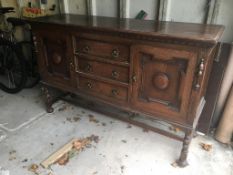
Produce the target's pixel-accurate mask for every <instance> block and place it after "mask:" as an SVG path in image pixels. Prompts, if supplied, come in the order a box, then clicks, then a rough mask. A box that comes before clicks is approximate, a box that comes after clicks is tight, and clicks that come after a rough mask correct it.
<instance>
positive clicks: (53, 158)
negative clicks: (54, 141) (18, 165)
mask: <svg viewBox="0 0 233 175" xmlns="http://www.w3.org/2000/svg"><path fill="white" fill-rule="evenodd" d="M76 140H77V139H71V140H70V141H69V142H68V143H66V144H65V145H64V146H62V147H61V148H60V149H58V150H57V151H56V152H54V153H53V154H51V155H50V156H49V157H48V158H46V159H45V160H44V161H43V162H41V166H42V167H44V168H48V167H49V166H50V165H52V164H54V163H55V162H56V161H57V160H58V159H59V158H61V157H62V156H63V155H64V154H66V153H68V152H69V151H70V150H71V149H72V148H73V143H74V141H76Z"/></svg>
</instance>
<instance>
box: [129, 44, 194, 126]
mask: <svg viewBox="0 0 233 175" xmlns="http://www.w3.org/2000/svg"><path fill="white" fill-rule="evenodd" d="M195 65H196V54H195V53H194V52H189V51H184V50H175V49H171V48H163V47H153V46H146V45H137V46H133V47H132V67H133V78H132V81H133V85H132V97H131V104H132V106H133V108H135V109H137V110H140V111H145V112H147V113H149V114H152V115H155V116H158V117H163V118H164V119H167V120H170V121H175V122H183V121H185V120H186V115H187V111H188V107H189V100H190V94H191V89H192V82H193V76H194V70H195Z"/></svg>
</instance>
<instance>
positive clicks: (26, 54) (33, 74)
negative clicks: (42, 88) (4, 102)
mask: <svg viewBox="0 0 233 175" xmlns="http://www.w3.org/2000/svg"><path fill="white" fill-rule="evenodd" d="M12 12H14V8H11V7H9V8H8V7H7V8H0V15H4V14H6V13H12ZM6 21H7V22H6ZM6 21H5V20H4V23H5V24H6V25H8V24H11V28H9V27H7V30H2V31H1V40H0V60H1V61H0V75H3V77H5V79H6V80H7V81H6V80H4V78H3V79H0V80H2V81H1V83H0V88H1V89H2V90H4V91H6V92H8V93H17V92H19V91H20V90H21V89H23V88H32V87H34V86H35V85H36V84H37V83H38V82H39V80H40V76H39V73H38V72H37V63H36V54H35V48H34V44H33V36H32V32H31V29H30V27H29V25H28V24H27V23H26V22H25V21H23V20H21V19H19V18H12V17H10V18H7V19H6ZM16 26H22V27H24V30H27V31H29V34H30V40H29V41H26V40H24V41H20V42H18V41H17V40H16V38H15V35H14V34H15V27H16ZM5 47H7V48H8V50H7V49H5ZM9 48H10V49H11V50H9ZM1 53H2V54H1ZM9 53H14V56H13V57H12V58H14V60H12V58H11V57H10V56H6V54H9ZM4 54H5V55H4ZM17 62H18V63H17ZM1 63H2V64H1ZM1 69H2V71H1ZM13 70H17V71H18V72H14V74H13V73H12V72H13ZM8 72H10V74H9V73H8ZM15 76H16V77H15ZM4 81H5V83H4Z"/></svg>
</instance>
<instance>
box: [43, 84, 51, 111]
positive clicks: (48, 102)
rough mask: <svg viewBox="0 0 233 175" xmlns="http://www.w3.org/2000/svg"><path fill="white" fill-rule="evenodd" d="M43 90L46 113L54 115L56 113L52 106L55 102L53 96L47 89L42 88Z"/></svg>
mask: <svg viewBox="0 0 233 175" xmlns="http://www.w3.org/2000/svg"><path fill="white" fill-rule="evenodd" d="M41 90H42V92H43V95H44V98H45V105H46V111H47V112H48V113H52V112H53V111H54V109H53V107H52V104H53V102H52V96H51V94H50V93H49V90H48V88H47V87H45V86H42V87H41Z"/></svg>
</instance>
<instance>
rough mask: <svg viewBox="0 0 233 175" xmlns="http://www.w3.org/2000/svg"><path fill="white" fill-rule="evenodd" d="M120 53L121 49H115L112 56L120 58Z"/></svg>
mask: <svg viewBox="0 0 233 175" xmlns="http://www.w3.org/2000/svg"><path fill="white" fill-rule="evenodd" d="M119 55H120V52H119V50H117V49H114V50H113V51H112V57H113V58H118V57H119Z"/></svg>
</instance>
